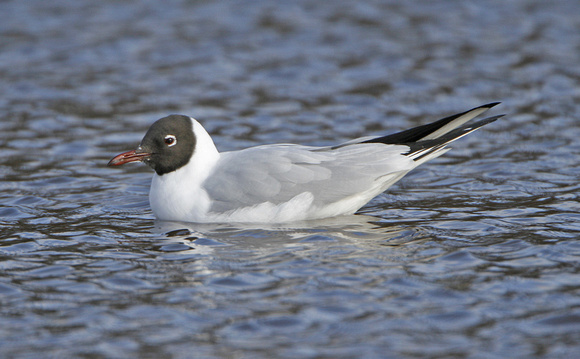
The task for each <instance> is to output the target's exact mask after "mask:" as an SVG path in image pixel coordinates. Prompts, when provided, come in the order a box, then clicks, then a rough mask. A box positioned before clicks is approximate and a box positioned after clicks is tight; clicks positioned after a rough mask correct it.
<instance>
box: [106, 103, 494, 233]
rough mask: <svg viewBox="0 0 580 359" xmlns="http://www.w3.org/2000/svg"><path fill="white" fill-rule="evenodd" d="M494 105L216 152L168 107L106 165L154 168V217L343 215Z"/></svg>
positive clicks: (202, 133) (191, 122) (439, 150)
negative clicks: (392, 126) (337, 138)
mask: <svg viewBox="0 0 580 359" xmlns="http://www.w3.org/2000/svg"><path fill="white" fill-rule="evenodd" d="M497 104H498V102H496V103H490V104H487V105H483V106H479V107H476V108H474V109H471V110H469V111H466V112H463V113H460V114H457V115H453V116H450V117H446V118H443V119H441V120H439V121H436V122H433V123H430V124H427V125H422V126H418V127H414V128H411V129H408V130H406V131H402V132H398V133H395V134H391V135H387V136H383V137H364V138H359V139H356V140H353V141H349V142H346V143H343V144H340V145H337V146H332V147H313V146H301V145H293V144H275V145H263V146H257V147H251V148H247V149H244V150H240V151H231V152H222V153H220V152H218V150H217V148H216V146H215V145H214V143H213V141H212V139H211V137H210V136H209V134H208V133H207V132H206V130H205V129H204V128H203V127H202V126H201V124H200V123H199V122H197V121H196V120H195V119H193V118H191V117H188V116H183V115H170V116H167V117H164V118H162V119H160V120H158V121H156V122H155V123H154V124H153V125H151V127H150V128H149V130H148V131H147V133H146V134H145V137H144V138H143V140H142V141H141V144H140V145H139V147H137V149H136V150H133V151H129V152H125V153H122V154H120V155H118V156H116V157H114V158H113V159H112V160H111V161H110V162H109V166H118V165H122V164H125V163H128V162H135V161H142V162H144V163H146V164H147V165H149V166H150V167H151V168H153V169H154V170H155V172H156V174H155V175H154V176H153V181H152V183H151V190H150V193H149V201H150V203H151V208H152V210H153V213H154V214H155V216H156V217H157V218H159V219H161V220H169V221H183V222H206V223H211V222H268V223H282V222H291V221H299V220H309V219H320V218H326V217H333V216H339V215H344V214H353V213H355V212H356V211H357V210H358V209H360V208H361V207H362V206H364V205H365V204H366V203H367V202H369V201H370V200H371V199H372V198H374V197H375V196H377V195H378V194H380V193H382V192H383V191H385V190H386V189H387V188H388V187H389V186H391V185H392V184H393V183H395V182H397V181H398V180H399V179H401V178H402V177H403V176H404V175H405V174H407V173H408V172H409V171H411V170H412V169H413V168H415V167H417V166H419V165H420V164H422V163H424V162H426V161H428V160H431V159H433V158H435V157H438V156H440V155H442V154H443V153H445V152H446V151H448V150H449V148H446V145H447V144H449V143H450V142H453V141H455V140H456V139H458V138H460V137H463V136H465V135H467V134H468V133H470V132H473V131H475V130H477V129H478V128H480V127H481V126H483V125H486V124H488V123H490V122H493V121H495V120H496V119H498V118H499V117H501V116H503V115H499V116H493V117H489V118H486V119H483V120H480V121H477V122H474V123H472V124H471V125H465V123H466V122H467V121H469V120H471V119H472V118H474V117H476V116H478V115H480V114H481V113H483V112H485V111H487V110H488V109H490V108H491V107H493V106H495V105H497Z"/></svg>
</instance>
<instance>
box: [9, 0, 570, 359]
mask: <svg viewBox="0 0 580 359" xmlns="http://www.w3.org/2000/svg"><path fill="white" fill-rule="evenodd" d="M0 12H1V13H2V14H4V19H3V21H2V23H1V24H0V74H1V76H2V81H1V82H0V110H1V111H0V116H2V121H1V122H0V131H1V133H2V135H1V136H0V153H1V155H2V156H1V158H0V174H1V176H0V189H1V192H0V321H1V323H2V325H0V354H1V356H2V357H30V358H33V357H39V356H42V357H87V358H88V357H91V358H98V357H111V358H115V357H140V358H147V357H151V358H158V357H174V358H190V357H204V358H205V357H208V358H211V357H215V358H245V357H247V358H272V357H282V358H296V357H303V358H322V357H328V358H358V357H364V358H385V357H393V358H396V357H441V358H449V357H456V358H467V357H470V358H491V357H502V358H505V357H512V358H530V357H551V358H572V357H576V356H578V355H580V345H579V344H578V343H580V309H579V308H580V284H579V283H580V282H579V280H578V272H579V269H580V266H579V264H578V263H579V260H580V244H579V242H577V239H578V235H579V233H580V225H579V224H578V223H580V221H579V220H580V202H579V195H578V188H579V186H580V185H579V184H578V178H580V156H579V153H580V145H579V142H578V138H580V122H579V118H580V105H578V104H579V103H580V90H579V88H578V83H579V80H580V31H578V29H580V18H579V17H578V16H577V14H578V13H580V4H579V3H578V2H576V1H559V2H543V1H524V0H522V1H510V2H509V3H506V2H501V1H492V2H486V3H483V2H476V1H446V0H445V1H444V0H441V1H430V2H428V3H425V4H418V3H401V2H397V1H365V2H360V1H341V2H320V1H310V0H304V1H295V2H288V3H272V2H268V1H225V0H223V1H221V0H220V1H212V2H205V1H169V2H163V3H161V2H157V1H124V2H121V3H119V2H117V1H100V2H92V1H74V2H72V1H65V0H56V1H50V2H46V1H40V0H38V1H34V0H33V1H26V2H24V1H5V2H2V3H0ZM492 101H502V102H503V104H502V105H501V106H499V107H498V108H497V109H494V110H492V112H493V114H498V113H507V114H508V116H506V117H505V118H504V119H502V120H500V121H497V122H495V123H493V124H490V125H488V126H486V127H485V129H482V130H480V131H478V132H477V133H475V134H473V135H471V136H469V137H466V138H464V139H462V140H461V141H458V142H457V143H456V144H454V146H453V147H454V148H453V150H452V151H450V152H448V153H447V154H446V155H445V156H444V157H442V158H439V159H437V160H434V161H432V162H430V163H429V164H426V165H424V166H422V167H421V168H419V169H417V170H415V171H414V172H413V173H411V174H409V175H408V176H407V177H406V178H405V179H404V180H402V181H401V182H400V183H398V184H397V185H395V186H393V187H392V188H391V189H390V190H389V191H388V192H386V193H384V194H382V195H380V196H379V197H377V198H376V199H374V200H373V201H372V202H371V203H370V204H369V205H367V206H366V207H364V208H363V209H362V210H361V211H360V213H359V214H358V215H354V216H346V217H341V218H337V219H329V220H324V221H316V222H303V223H296V224H291V225H284V226H274V225H272V226H260V225H254V226H243V225H230V224H221V225H196V224H191V223H171V222H159V221H155V219H154V217H153V215H152V213H151V211H150V208H149V205H148V199H147V193H148V189H149V183H150V180H151V172H150V170H149V169H148V168H147V167H146V166H140V165H135V166H124V168H121V169H111V168H107V167H106V163H107V161H108V160H109V159H110V158H111V157H112V156H113V155H115V154H116V153H119V152H121V151H125V150H129V149H132V148H134V147H135V146H136V145H137V144H138V142H139V141H140V139H141V137H142V136H143V134H144V133H145V131H146V129H147V128H148V127H149V125H150V124H151V123H152V122H153V121H154V120H156V119H157V118H159V117H162V116H165V115H167V114H169V113H183V114H188V115H192V116H194V117H196V118H197V119H199V120H200V121H201V122H202V123H203V124H204V126H205V127H206V128H207V129H208V131H209V132H210V133H211V134H212V135H213V137H214V140H215V142H216V144H217V145H218V147H219V148H220V150H234V149H240V148H244V147H247V146H251V145H257V144H263V143H276V142H294V143H302V144H311V145H325V144H333V143H338V142H341V141H345V140H348V139H351V138H353V137H357V136H362V135H368V134H382V133H388V132H394V131H397V130H401V129H405V128H408V127H411V126H415V125H419V124H423V123H426V122H428V121H432V120H435V119H438V118H440V117H443V116H447V115H450V114H453V113H456V112H460V111H464V110H466V109H469V108H472V107H475V106H478V105H481V104H484V103H488V102H492Z"/></svg>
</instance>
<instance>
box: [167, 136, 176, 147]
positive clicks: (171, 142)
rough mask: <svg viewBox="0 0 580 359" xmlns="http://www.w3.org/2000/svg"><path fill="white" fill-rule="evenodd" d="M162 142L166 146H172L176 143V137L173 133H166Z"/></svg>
mask: <svg viewBox="0 0 580 359" xmlns="http://www.w3.org/2000/svg"><path fill="white" fill-rule="evenodd" d="M164 142H165V144H166V145H167V146H168V147H173V146H175V145H176V144H177V138H175V136H173V135H167V136H165V140H164Z"/></svg>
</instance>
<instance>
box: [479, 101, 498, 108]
mask: <svg viewBox="0 0 580 359" xmlns="http://www.w3.org/2000/svg"><path fill="white" fill-rule="evenodd" d="M500 103H501V102H490V103H488V104H485V105H481V106H479V107H485V108H492V107H495V106H497V105H499V104H500ZM476 108H477V107H476Z"/></svg>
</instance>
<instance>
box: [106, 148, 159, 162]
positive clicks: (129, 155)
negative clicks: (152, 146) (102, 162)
mask: <svg viewBox="0 0 580 359" xmlns="http://www.w3.org/2000/svg"><path fill="white" fill-rule="evenodd" d="M149 156H151V154H150V153H147V152H137V150H132V151H128V152H123V153H121V154H119V155H117V156H115V157H113V159H112V160H110V161H109V163H107V166H120V165H124V164H125V163H129V162H137V161H143V160H144V159H145V158H147V157H149Z"/></svg>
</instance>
